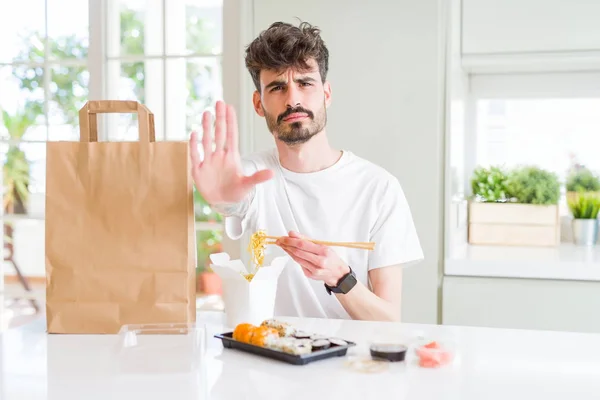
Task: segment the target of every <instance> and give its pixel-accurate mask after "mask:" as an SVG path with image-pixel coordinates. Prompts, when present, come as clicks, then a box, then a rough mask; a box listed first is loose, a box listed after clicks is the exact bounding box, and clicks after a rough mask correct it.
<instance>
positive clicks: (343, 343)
mask: <svg viewBox="0 0 600 400" xmlns="http://www.w3.org/2000/svg"><path fill="white" fill-rule="evenodd" d="M329 341H330V342H331V344H332V345H334V346H347V345H348V342H346V341H345V340H342V339H338V338H330V339H329Z"/></svg>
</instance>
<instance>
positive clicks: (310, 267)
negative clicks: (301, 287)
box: [282, 247, 322, 277]
mask: <svg viewBox="0 0 600 400" xmlns="http://www.w3.org/2000/svg"><path fill="white" fill-rule="evenodd" d="M282 249H283V250H284V251H285V252H286V253H288V254H289V256H290V257H291V258H292V259H293V260H294V261H296V262H297V263H298V264H300V266H301V267H302V268H303V269H305V270H306V271H308V272H309V273H310V275H311V276H310V277H318V276H319V274H320V271H321V270H322V268H319V267H318V266H316V265H314V264H313V263H311V262H310V261H307V260H305V259H304V258H302V257H300V256H298V255H297V254H296V253H295V252H294V251H293V250H292V249H290V248H285V247H282ZM305 275H306V273H305Z"/></svg>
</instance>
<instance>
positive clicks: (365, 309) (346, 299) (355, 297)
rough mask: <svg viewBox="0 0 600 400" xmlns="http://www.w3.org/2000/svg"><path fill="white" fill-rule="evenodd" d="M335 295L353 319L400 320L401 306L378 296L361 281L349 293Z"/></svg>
mask: <svg viewBox="0 0 600 400" xmlns="http://www.w3.org/2000/svg"><path fill="white" fill-rule="evenodd" d="M335 296H336V297H337V299H338V300H339V301H340V303H341V304H342V306H343V307H344V309H345V310H346V312H347V313H348V314H349V315H350V317H352V319H357V320H367V321H398V322H399V321H400V308H399V307H398V306H395V305H394V304H392V303H391V302H389V301H387V300H385V299H382V298H381V297H379V296H377V295H376V294H375V293H373V292H371V291H370V290H369V288H367V287H366V286H365V285H364V284H362V283H361V282H357V283H356V286H354V287H353V288H352V290H350V291H349V292H348V293H346V294H336V295H335Z"/></svg>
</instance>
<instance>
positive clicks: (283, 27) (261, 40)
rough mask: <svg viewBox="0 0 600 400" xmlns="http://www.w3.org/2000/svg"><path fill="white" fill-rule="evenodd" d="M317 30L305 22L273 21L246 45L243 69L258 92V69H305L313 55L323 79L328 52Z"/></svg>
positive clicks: (327, 66)
mask: <svg viewBox="0 0 600 400" xmlns="http://www.w3.org/2000/svg"><path fill="white" fill-rule="evenodd" d="M320 33H321V31H320V29H319V28H317V27H315V26H312V25H311V24H309V23H308V22H302V23H301V24H300V26H298V27H296V26H294V25H291V24H288V23H285V22H275V23H273V24H272V25H271V26H270V27H269V28H268V29H267V30H264V31H262V32H261V33H260V34H259V35H258V37H257V38H256V39H254V40H253V41H252V43H250V45H248V47H247V48H246V68H248V71H249V72H250V76H251V77H252V80H253V81H254V85H255V86H256V90H258V91H260V71H261V70H263V69H271V70H274V71H281V70H283V69H286V68H297V69H299V70H308V69H309V65H308V61H309V60H310V59H311V58H314V59H315V61H316V62H317V65H318V66H319V72H320V73H321V80H322V82H325V80H326V78H327V71H328V69H329V51H328V50H327V47H326V46H325V42H323V39H321V36H320Z"/></svg>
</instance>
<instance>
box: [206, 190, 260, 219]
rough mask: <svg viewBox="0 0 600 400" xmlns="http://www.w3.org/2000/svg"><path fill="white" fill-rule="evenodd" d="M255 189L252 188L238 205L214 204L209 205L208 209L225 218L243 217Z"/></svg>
mask: <svg viewBox="0 0 600 400" xmlns="http://www.w3.org/2000/svg"><path fill="white" fill-rule="evenodd" d="M255 193H256V188H253V189H252V190H251V191H250V193H248V195H247V196H246V197H245V198H244V200H242V201H240V202H238V203H214V204H210V207H211V208H212V209H213V210H215V211H216V212H218V213H219V214H221V215H223V216H225V217H232V216H236V217H243V216H244V215H246V212H248V209H249V208H250V204H251V203H252V200H253V199H254V195H255Z"/></svg>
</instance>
